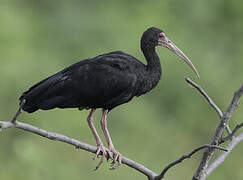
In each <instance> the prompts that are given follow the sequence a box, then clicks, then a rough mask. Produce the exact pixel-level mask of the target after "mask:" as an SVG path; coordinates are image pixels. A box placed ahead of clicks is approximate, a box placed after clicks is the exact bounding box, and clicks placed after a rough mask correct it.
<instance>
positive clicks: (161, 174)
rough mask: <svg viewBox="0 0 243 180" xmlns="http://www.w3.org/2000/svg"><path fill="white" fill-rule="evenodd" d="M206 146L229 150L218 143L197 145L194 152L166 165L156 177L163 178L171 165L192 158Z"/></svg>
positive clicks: (157, 178)
mask: <svg viewBox="0 0 243 180" xmlns="http://www.w3.org/2000/svg"><path fill="white" fill-rule="evenodd" d="M205 148H212V149H219V150H222V151H225V152H227V149H224V148H222V147H220V146H216V145H210V144H205V145H203V146H200V147H197V148H195V149H194V150H193V151H192V152H190V153H189V154H185V155H182V156H181V157H180V158H179V159H177V160H175V161H173V162H172V163H170V164H169V165H168V166H166V167H165V168H164V169H163V170H162V172H161V173H160V175H159V176H157V177H156V180H161V179H163V178H164V175H165V173H166V172H167V171H168V170H169V169H170V168H171V167H173V166H175V165H177V164H179V163H181V162H182V161H183V160H185V159H188V158H191V156H192V155H193V154H195V153H196V152H198V151H200V150H202V149H205Z"/></svg>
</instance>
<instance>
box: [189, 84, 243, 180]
mask: <svg viewBox="0 0 243 180" xmlns="http://www.w3.org/2000/svg"><path fill="white" fill-rule="evenodd" d="M242 94H243V85H242V86H241V87H240V88H239V89H238V90H237V91H236V92H235V94H234V97H233V99H232V101H231V103H230V105H229V107H228V108H227V110H226V112H225V113H224V115H223V117H222V118H221V119H220V122H219V124H218V126H217V128H216V131H215V133H214V136H213V138H212V140H211V143H210V144H211V145H218V144H219V141H220V139H221V137H222V134H223V130H224V128H225V126H226V124H228V122H229V120H230V119H231V116H232V113H233V112H234V110H235V109H236V107H237V106H238V104H239V100H240V97H241V95H242ZM213 153H214V149H206V150H205V151H204V153H203V157H202V160H201V162H200V164H199V166H198V168H197V171H196V172H195V174H194V176H193V178H192V179H193V180H199V179H202V178H203V177H204V176H205V175H206V169H207V167H208V163H209V161H210V159H211V158H212V156H213Z"/></svg>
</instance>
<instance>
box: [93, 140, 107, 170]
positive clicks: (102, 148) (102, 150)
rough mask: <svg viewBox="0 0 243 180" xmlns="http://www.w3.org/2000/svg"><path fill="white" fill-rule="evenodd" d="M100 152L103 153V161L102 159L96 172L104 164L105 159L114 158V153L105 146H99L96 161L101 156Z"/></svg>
mask: <svg viewBox="0 0 243 180" xmlns="http://www.w3.org/2000/svg"><path fill="white" fill-rule="evenodd" d="M100 152H102V154H101V159H100V162H99V163H98V164H97V166H96V167H95V170H97V169H98V168H99V167H100V165H101V164H102V163H103V162H104V159H105V157H106V158H107V160H108V159H109V158H112V152H111V151H110V150H109V149H107V148H106V147H105V146H104V145H103V144H100V145H98V146H97V151H96V153H95V156H94V158H93V159H94V160H95V159H96V158H97V157H98V156H99V154H100Z"/></svg>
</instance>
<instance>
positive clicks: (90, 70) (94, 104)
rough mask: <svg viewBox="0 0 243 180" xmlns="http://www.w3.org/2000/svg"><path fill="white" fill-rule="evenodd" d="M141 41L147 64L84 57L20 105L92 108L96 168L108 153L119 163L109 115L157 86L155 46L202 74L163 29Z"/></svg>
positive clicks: (121, 57) (117, 55)
mask: <svg viewBox="0 0 243 180" xmlns="http://www.w3.org/2000/svg"><path fill="white" fill-rule="evenodd" d="M140 45H141V50H142V52H143V54H144V56H145V59H146V61H147V64H146V65H145V64H143V63H142V62H140V61H139V60H138V59H136V58H135V57H133V56H131V55H129V54H126V53H124V52H121V51H114V52H110V53H107V54H102V55H99V56H96V57H94V58H90V59H85V60H82V61H79V62H77V63H75V64H73V65H71V66H69V67H67V68H65V69H63V70H62V71H60V72H58V73H56V74H54V75H52V76H50V77H48V78H46V79H44V80H42V81H40V82H39V83H37V84H35V85H34V86H32V87H31V88H29V90H28V91H26V92H24V93H23V94H22V95H21V97H20V98H19V99H20V109H22V110H24V111H27V112H28V113H32V112H35V111H37V110H38V109H42V110H49V109H53V108H79V109H80V110H81V109H91V111H90V114H89V116H88V119H87V120H88V124H89V127H90V129H91V131H92V133H93V136H94V138H95V140H96V143H97V152H96V154H95V157H94V158H96V157H97V156H98V155H99V154H100V153H101V154H102V157H101V160H100V162H99V163H98V165H97V167H96V168H98V167H99V166H100V165H101V164H102V162H103V161H104V158H105V157H108V158H111V159H113V162H114V163H116V164H118V165H120V164H121V160H122V156H121V154H120V153H119V152H117V151H116V150H115V148H114V145H113V143H112V140H111V136H110V134H109V131H108V129H107V114H108V112H109V111H110V110H112V109H113V108H115V107H116V106H119V105H121V104H124V103H127V102H129V101H130V100H132V98H133V97H134V96H140V95H142V94H145V93H147V92H149V91H150V90H151V89H153V88H154V87H155V86H156V85H157V84H158V82H159V80H160V78H161V65H160V60H159V57H158V55H157V54H156V52H155V47H156V46H164V47H166V48H168V49H169V50H171V51H172V52H173V53H175V54H177V55H178V56H179V57H180V58H182V59H183V60H184V61H185V62H186V63H187V64H188V65H189V66H190V67H191V68H192V69H193V71H194V72H195V73H196V75H197V77H199V74H198V73H197V70H196V68H195V67H194V65H193V64H192V63H191V61H190V60H189V59H188V58H187V57H186V55H185V54H184V53H183V52H182V51H181V50H180V49H178V48H177V47H176V45H175V44H174V43H172V42H171V41H170V40H169V39H168V38H167V37H166V35H165V33H164V32H163V31H162V30H160V29H158V28H155V27H151V28H149V29H147V30H146V31H145V32H144V33H143V35H142V38H141V44H140ZM97 108H102V109H103V114H102V118H101V121H100V123H101V127H102V130H103V132H104V135H105V138H106V141H107V143H108V148H106V147H105V146H104V144H103V142H102V141H101V139H100V137H99V135H98V133H97V131H96V129H95V126H94V122H93V114H94V112H95V110H96V109H97ZM15 119H16V118H15Z"/></svg>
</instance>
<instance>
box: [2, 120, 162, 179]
mask: <svg viewBox="0 0 243 180" xmlns="http://www.w3.org/2000/svg"><path fill="white" fill-rule="evenodd" d="M8 128H18V129H22V130H25V131H28V132H31V133H34V134H37V135H40V136H42V137H44V138H48V139H50V140H54V141H61V142H64V143H67V144H70V145H73V146H75V148H78V149H83V150H85V151H88V152H92V153H96V150H97V147H95V146H92V145H90V144H87V143H84V142H82V141H78V140H76V139H73V138H70V137H68V136H65V135H62V134H59V133H55V132H48V131H46V130H44V129H40V128H38V127H35V126H32V125H30V124H27V123H22V122H18V121H15V123H12V122H11V121H0V131H1V130H4V129H8ZM122 163H123V164H126V165H127V166H129V167H131V168H133V169H135V170H137V171H139V172H141V173H142V174H144V175H146V176H147V177H148V179H154V177H156V176H157V174H156V173H155V172H153V171H151V170H150V169H148V168H146V167H145V166H143V165H141V164H139V163H138V162H136V161H133V160H131V159H128V158H127V157H124V156H123V157H122Z"/></svg>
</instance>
